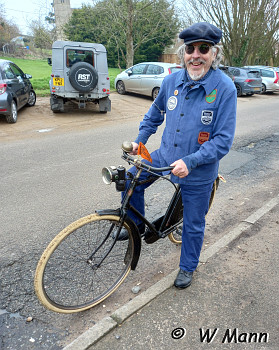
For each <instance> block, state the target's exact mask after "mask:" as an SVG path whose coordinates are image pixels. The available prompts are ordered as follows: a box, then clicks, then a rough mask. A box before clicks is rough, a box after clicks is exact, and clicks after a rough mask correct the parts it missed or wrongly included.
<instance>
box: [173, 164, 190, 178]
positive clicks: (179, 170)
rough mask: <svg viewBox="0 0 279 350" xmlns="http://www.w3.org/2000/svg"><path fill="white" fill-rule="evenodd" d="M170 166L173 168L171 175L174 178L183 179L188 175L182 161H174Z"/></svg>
mask: <svg viewBox="0 0 279 350" xmlns="http://www.w3.org/2000/svg"><path fill="white" fill-rule="evenodd" d="M171 166H174V168H173V169H172V173H173V175H175V176H178V177H180V178H183V177H186V176H187V175H188V174H189V171H188V168H187V166H186V164H185V163H184V162H183V160H182V159H178V160H176V161H175V162H173V163H172V164H171Z"/></svg>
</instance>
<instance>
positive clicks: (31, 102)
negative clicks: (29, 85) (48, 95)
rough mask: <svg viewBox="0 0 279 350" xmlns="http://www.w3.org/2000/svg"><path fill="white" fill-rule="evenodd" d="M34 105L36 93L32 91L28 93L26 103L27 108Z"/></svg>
mask: <svg viewBox="0 0 279 350" xmlns="http://www.w3.org/2000/svg"><path fill="white" fill-rule="evenodd" d="M35 103H36V93H35V91H34V90H31V91H30V94H29V99H28V101H27V104H26V105H27V106H28V107H33V106H34V105H35Z"/></svg>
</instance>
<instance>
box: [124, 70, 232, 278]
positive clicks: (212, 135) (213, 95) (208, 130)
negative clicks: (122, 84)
mask: <svg viewBox="0 0 279 350" xmlns="http://www.w3.org/2000/svg"><path fill="white" fill-rule="evenodd" d="M236 100H237V97H236V89H235V86H234V83H233V82H232V80H231V79H230V78H229V77H227V76H226V75H225V74H224V73H223V72H221V71H220V70H219V69H217V70H213V69H212V68H211V69H210V70H209V72H208V73H207V74H206V76H205V77H204V79H201V80H200V81H196V82H192V81H188V75H187V72H186V71H185V70H184V69H182V70H180V71H178V72H175V73H172V74H170V75H168V76H167V77H166V78H165V79H164V80H163V83H162V85H161V88H160V92H159V94H158V97H157V98H156V100H155V101H154V102H153V104H152V105H151V107H150V109H149V111H148V112H147V113H146V115H145V116H144V118H143V121H142V122H141V123H140V127H139V134H138V137H137V138H136V140H135V142H136V143H139V142H142V143H143V144H145V143H146V142H147V140H148V138H149V137H150V136H151V135H152V134H154V133H155V132H156V131H157V128H158V126H159V125H161V124H162V123H163V122H164V120H165V129H164V132H163V136H162V140H161V145H160V148H159V149H158V150H156V151H155V152H153V153H152V154H151V156H152V160H153V161H152V165H153V166H155V167H160V166H161V167H164V166H169V165H170V164H172V163H173V162H174V161H176V160H178V159H182V160H183V161H184V162H185V164H186V165H187V168H188V170H189V175H188V176H186V177H184V178H179V177H177V176H174V175H173V174H171V180H172V181H173V182H175V183H179V184H180V187H181V193H182V201H183V205H184V213H183V232H182V247H181V256H180V268H181V269H183V270H186V271H194V270H195V269H196V267H197V265H198V262H199V256H200V252H201V248H202V244H203V237H204V228H205V215H206V213H207V211H208V205H209V199H210V193H211V190H212V185H213V182H214V180H215V179H216V177H217V176H218V167H219V160H220V159H221V158H222V157H224V156H225V155H226V154H227V153H228V152H229V149H230V147H231V145H232V143H233V138H234V133H235V125H236ZM129 171H130V172H131V171H132V172H133V171H134V169H130V170H129ZM146 175H147V174H146V172H143V173H142V175H141V178H144V177H145V176H146ZM146 187H147V185H142V186H138V188H137V189H136V191H135V193H134V194H133V197H132V201H131V204H132V205H133V206H135V207H136V208H137V209H138V210H139V211H140V212H141V213H142V214H144V189H145V188H146ZM128 215H129V216H131V218H132V219H134V221H135V222H136V223H137V224H139V222H138V219H137V218H135V217H134V216H133V214H132V213H128Z"/></svg>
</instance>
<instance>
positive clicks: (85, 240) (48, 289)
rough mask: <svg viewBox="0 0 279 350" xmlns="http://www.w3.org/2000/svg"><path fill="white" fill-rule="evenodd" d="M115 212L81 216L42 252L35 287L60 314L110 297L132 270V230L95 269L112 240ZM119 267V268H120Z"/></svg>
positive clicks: (47, 305) (51, 308)
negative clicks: (104, 240) (126, 238)
mask: <svg viewBox="0 0 279 350" xmlns="http://www.w3.org/2000/svg"><path fill="white" fill-rule="evenodd" d="M119 221H120V217H119V216H116V215H98V214H91V215H88V216H86V217H83V218H80V219H79V220H77V221H75V222H73V223H72V224H70V225H69V226H67V227H66V228H65V229H64V230H62V231H61V232H60V233H59V234H58V235H57V236H56V237H55V238H54V239H53V240H52V241H51V242H50V244H49V245H48V246H47V248H46V249H45V251H44V252H43V254H42V256H41V258H40V260H39V262H38V265H37V269H36V272H35V279H34V286H35V292H36V294H37V297H38V299H39V300H40V302H41V303H42V304H43V305H44V306H45V307H46V308H48V309H50V310H52V311H55V312H60V313H75V312H80V311H84V310H87V309H89V308H91V307H93V306H95V305H97V304H99V303H101V302H102V301H104V300H105V299H106V298H107V297H109V296H110V295H111V294H112V293H113V292H114V291H115V290H116V289H117V288H118V287H119V286H120V285H121V284H122V282H123V281H124V280H125V278H126V277H127V276H128V274H129V272H130V270H131V262H132V260H133V255H134V252H135V250H134V249H135V245H134V238H133V235H132V229H131V227H130V226H129V224H128V223H127V222H126V221H125V222H124V227H125V228H126V229H127V231H128V233H129V238H128V240H126V241H116V243H115V246H114V247H113V249H112V251H111V252H110V253H109V255H108V256H107V257H106V258H105V260H104V261H103V262H102V264H101V265H100V267H98V268H96V264H97V262H98V259H99V261H100V259H101V258H102V256H103V255H102V253H104V252H106V251H107V249H108V248H109V247H110V246H111V244H112V242H113V238H112V234H111V233H112V232H113V231H114V229H115V227H117V225H118V224H119ZM106 228H108V229H110V236H109V238H108V239H107V241H106V242H105V244H104V245H103V246H102V247H101V248H100V249H99V251H98V252H96V253H95V255H94V256H93V257H92V261H90V262H88V257H89V256H90V255H91V254H92V252H93V251H94V250H95V249H96V248H97V246H98V245H99V247H100V242H102V241H103V239H102V238H104V237H105V236H106V235H107V232H108V231H105V229H106ZM121 267H122V268H121Z"/></svg>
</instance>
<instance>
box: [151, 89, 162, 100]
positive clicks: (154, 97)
mask: <svg viewBox="0 0 279 350" xmlns="http://www.w3.org/2000/svg"><path fill="white" fill-rule="evenodd" d="M159 91H160V88H158V87H156V88H155V89H153V91H152V98H153V100H155V99H156V97H157V96H158V94H159Z"/></svg>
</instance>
